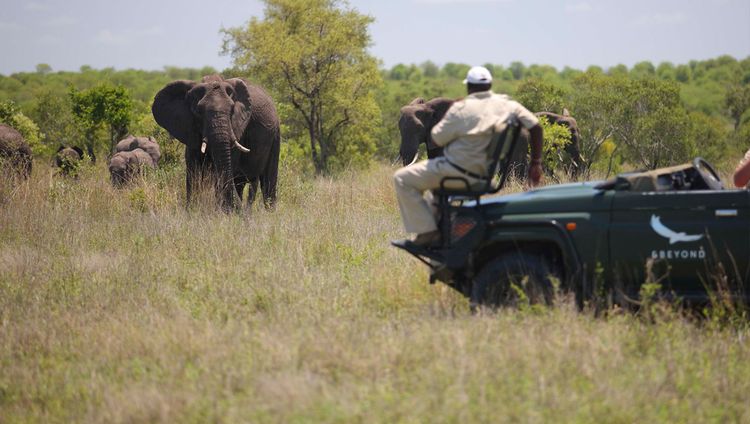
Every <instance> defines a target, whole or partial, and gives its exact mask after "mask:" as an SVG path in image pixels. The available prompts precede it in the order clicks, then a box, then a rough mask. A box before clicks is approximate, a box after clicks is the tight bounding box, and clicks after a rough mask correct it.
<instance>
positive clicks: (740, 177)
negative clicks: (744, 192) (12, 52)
mask: <svg viewBox="0 0 750 424" xmlns="http://www.w3.org/2000/svg"><path fill="white" fill-rule="evenodd" d="M748 182H750V150H749V151H748V152H747V154H746V155H745V159H743V160H742V162H740V164H739V165H737V169H735V170H734V185H735V186H736V187H738V188H743V187H746V186H747V183H748Z"/></svg>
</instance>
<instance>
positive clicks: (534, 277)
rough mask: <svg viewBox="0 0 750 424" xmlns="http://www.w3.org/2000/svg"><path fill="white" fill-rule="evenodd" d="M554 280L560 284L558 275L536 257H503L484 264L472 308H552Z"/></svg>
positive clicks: (476, 278)
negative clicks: (535, 305) (539, 305)
mask: <svg viewBox="0 0 750 424" xmlns="http://www.w3.org/2000/svg"><path fill="white" fill-rule="evenodd" d="M555 279H557V281H559V273H557V272H555V270H554V269H553V267H551V266H550V265H549V264H548V263H547V262H546V261H544V260H543V259H542V258H540V257H539V256H537V255H531V254H525V253H521V252H511V253H506V254H503V255H502V256H500V257H498V258H495V259H493V260H491V261H490V262H488V263H487V264H485V265H484V266H483V267H482V269H481V270H480V271H479V273H478V274H477V276H476V277H475V278H474V284H473V287H472V294H471V303H472V308H476V307H477V306H486V307H490V308H497V307H500V306H511V307H518V306H520V305H526V304H531V305H534V304H541V305H551V304H552V301H553V299H554V291H555V290H554V285H553V280H555Z"/></svg>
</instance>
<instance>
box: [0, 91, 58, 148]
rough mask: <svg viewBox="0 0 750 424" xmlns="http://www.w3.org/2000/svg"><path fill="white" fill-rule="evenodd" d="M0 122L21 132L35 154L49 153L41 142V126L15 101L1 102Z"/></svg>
mask: <svg viewBox="0 0 750 424" xmlns="http://www.w3.org/2000/svg"><path fill="white" fill-rule="evenodd" d="M0 124H6V125H9V126H11V127H13V128H14V129H15V130H16V131H18V132H19V133H21V135H22V136H23V138H24V140H26V142H27V143H29V147H31V151H32V152H33V153H34V155H39V154H46V153H49V152H47V151H46V149H45V148H44V146H43V145H42V144H41V135H40V134H39V127H38V126H37V125H36V123H34V121H32V120H31V119H30V118H29V117H28V116H26V115H24V114H23V113H22V112H21V110H20V109H19V108H18V106H17V105H16V104H15V103H14V102H12V101H7V102H0Z"/></svg>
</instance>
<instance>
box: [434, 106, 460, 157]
mask: <svg viewBox="0 0 750 424" xmlns="http://www.w3.org/2000/svg"><path fill="white" fill-rule="evenodd" d="M454 105H455V104H454ZM464 131H465V128H464V123H463V120H462V119H460V117H459V116H458V114H457V113H456V111H455V109H454V108H453V106H451V107H450V108H449V109H448V111H447V112H446V113H445V116H443V119H441V120H440V122H438V123H437V124H435V126H434V127H432V131H431V133H430V134H431V135H432V141H433V142H434V143H435V144H437V145H438V146H441V147H444V146H445V145H446V144H448V143H450V142H451V141H453V140H455V139H456V138H458V136H459V135H461V134H462V133H463V132H464Z"/></svg>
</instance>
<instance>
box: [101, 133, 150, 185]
mask: <svg viewBox="0 0 750 424" xmlns="http://www.w3.org/2000/svg"><path fill="white" fill-rule="evenodd" d="M159 158H161V150H159V145H158V144H157V143H156V140H154V139H153V138H151V137H134V136H132V135H131V136H128V137H127V138H125V139H123V140H121V141H120V142H119V143H117V146H115V154H114V155H113V156H112V159H110V160H109V173H110V176H111V177H112V185H114V186H115V187H122V186H124V185H125V184H127V183H129V182H130V181H131V180H132V179H133V177H135V176H137V175H140V174H141V172H143V170H144V169H146V168H147V167H149V168H156V166H157V164H158V163H159Z"/></svg>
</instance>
